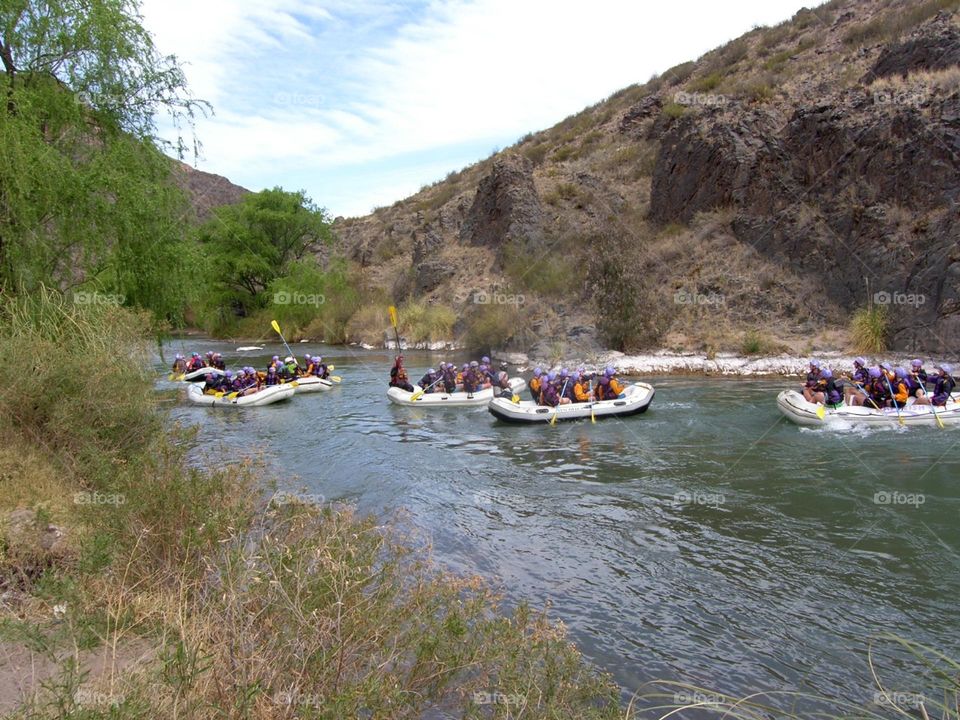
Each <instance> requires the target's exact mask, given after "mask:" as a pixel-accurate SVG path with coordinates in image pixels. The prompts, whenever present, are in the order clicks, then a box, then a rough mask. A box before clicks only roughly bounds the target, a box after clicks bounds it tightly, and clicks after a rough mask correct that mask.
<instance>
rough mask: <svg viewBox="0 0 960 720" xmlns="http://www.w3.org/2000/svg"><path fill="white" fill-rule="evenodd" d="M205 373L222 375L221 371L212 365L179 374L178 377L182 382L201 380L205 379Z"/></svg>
mask: <svg viewBox="0 0 960 720" xmlns="http://www.w3.org/2000/svg"><path fill="white" fill-rule="evenodd" d="M207 375H223V371H222V370H217V368H212V367H202V368H199V369H197V370H194V371H193V372H188V373H186V374H184V375H182V376H180V379H181V380H183V381H184V382H201V381H203V380H206V379H207Z"/></svg>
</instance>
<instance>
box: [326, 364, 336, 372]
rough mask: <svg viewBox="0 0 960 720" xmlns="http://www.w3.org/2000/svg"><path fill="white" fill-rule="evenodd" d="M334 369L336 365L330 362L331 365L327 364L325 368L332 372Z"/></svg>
mask: <svg viewBox="0 0 960 720" xmlns="http://www.w3.org/2000/svg"><path fill="white" fill-rule="evenodd" d="M336 369H337V366H336V365H332V364H331V365H327V370H329V371H330V372H333V371H334V370H336Z"/></svg>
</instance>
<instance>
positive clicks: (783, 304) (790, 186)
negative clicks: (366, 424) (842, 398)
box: [338, 0, 960, 353]
mask: <svg viewBox="0 0 960 720" xmlns="http://www.w3.org/2000/svg"><path fill="white" fill-rule="evenodd" d="M955 5H957V3H949V2H939V1H938V2H933V1H928V2H926V3H920V4H918V3H907V2H893V3H890V2H881V1H880V0H875V1H868V2H860V3H854V2H848V1H840V0H835V1H834V2H831V3H828V4H827V5H825V6H821V7H820V8H817V9H816V10H814V11H801V12H800V13H798V14H797V16H796V17H795V18H794V19H793V20H792V21H790V22H788V23H785V24H784V25H782V26H778V27H776V28H766V29H762V30H758V31H753V32H751V33H748V34H747V35H746V36H744V37H743V38H740V39H738V40H736V41H734V42H733V43H730V44H729V45H728V46H725V47H724V48H721V49H718V50H717V51H714V52H713V53H708V54H707V55H706V56H704V57H703V58H701V59H700V60H699V61H697V63H689V64H685V65H683V66H678V68H674V69H673V70H671V71H668V72H667V73H664V75H663V76H662V77H660V78H658V79H655V80H653V81H651V82H649V83H647V84H646V85H644V86H635V87H633V88H628V89H626V90H624V91H622V92H621V93H618V94H616V95H614V96H613V97H611V98H610V99H608V100H607V101H605V102H603V103H600V104H598V105H596V106H594V107H592V108H588V109H587V110H585V111H584V112H583V113H580V114H578V115H577V116H573V117H571V118H568V119H567V120H565V121H564V122H563V123H560V124H559V125H558V126H556V127H554V128H552V129H550V130H547V131H544V132H542V133H538V134H536V135H531V136H529V137H528V138H525V139H524V140H523V141H521V142H520V143H518V144H517V146H515V147H513V148H510V149H508V151H505V152H504V153H502V154H500V155H498V156H495V157H493V158H491V159H489V160H487V161H484V162H483V163H480V164H478V165H476V166H473V167H471V168H467V169H465V170H464V171H462V172H460V173H457V174H456V175H455V177H454V178H450V179H448V180H447V181H445V182H444V183H440V184H438V186H435V187H433V188H430V189H428V190H425V191H423V192H421V193H420V194H419V195H417V196H415V197H414V198H411V199H409V200H408V201H404V202H401V203H398V204H396V205H395V206H394V207H392V208H387V209H384V210H382V211H380V212H379V213H378V214H377V215H374V216H371V217H369V218H364V219H360V220H351V221H342V222H341V223H339V224H338V227H339V228H340V229H341V231H342V232H341V237H343V238H344V242H345V244H346V245H347V246H348V247H352V248H357V247H360V246H364V245H370V244H371V242H372V240H371V237H375V236H376V233H378V232H381V231H382V230H383V229H384V228H396V227H398V226H403V227H405V228H407V229H409V233H410V237H411V238H412V239H413V242H412V243H410V244H409V245H406V244H405V243H399V244H397V245H396V247H397V250H398V252H399V255H398V256H396V257H393V258H390V262H386V263H381V264H380V265H379V271H380V272H382V273H384V274H386V275H390V274H391V273H398V272H402V271H403V268H404V267H405V266H406V265H408V264H412V267H413V269H414V270H413V272H414V275H415V277H416V282H415V283H414V285H413V288H412V292H413V293H415V294H428V295H429V299H430V300H431V301H433V302H444V303H450V304H454V305H456V303H457V302H458V300H459V299H460V298H462V297H463V295H462V293H458V292H456V284H457V283H462V282H464V281H465V280H464V278H463V276H462V275H460V274H458V273H457V272H456V271H455V270H453V269H450V268H449V267H444V266H443V261H442V260H441V259H440V257H439V256H441V255H442V254H443V253H442V252H440V251H439V250H438V249H443V248H447V249H449V248H452V247H459V248H479V249H483V250H484V251H485V253H484V254H481V255H480V256H478V257H481V258H482V259H483V262H482V263H481V264H482V272H481V274H483V275H484V276H485V279H486V281H488V282H491V283H493V284H498V283H499V284H505V283H507V282H508V279H507V278H504V277H502V275H500V274H499V273H501V271H502V270H503V267H502V266H503V259H504V256H505V254H507V253H508V252H509V251H510V250H511V249H513V250H515V251H516V250H518V249H519V250H520V251H521V252H528V251H529V249H530V248H531V247H535V248H537V250H536V253H535V256H536V257H543V255H542V253H544V252H546V253H547V254H548V255H549V254H557V253H559V254H561V256H562V257H563V258H564V259H567V260H569V267H570V270H571V273H572V272H573V271H574V270H575V269H577V268H580V267H585V266H586V264H587V261H588V260H589V259H590V258H591V257H595V256H596V255H597V254H598V253H604V252H607V251H612V248H616V252H617V253H618V254H623V261H624V262H629V263H631V264H633V265H635V266H636V267H637V269H638V271H637V273H636V276H635V283H636V285H637V286H638V288H639V287H642V289H643V291H644V293H645V295H644V297H645V302H646V303H647V304H648V305H649V303H651V302H652V303H657V304H663V305H666V306H667V308H666V310H667V312H665V313H664V315H665V316H666V317H667V318H668V322H667V325H666V326H665V327H664V329H663V332H662V333H661V334H660V336H658V337H656V338H650V339H648V342H649V343H650V344H661V345H664V344H666V345H670V344H671V343H673V344H675V345H676V346H677V347H678V348H683V347H693V346H698V345H699V346H701V347H702V346H703V345H707V346H709V345H710V343H711V342H714V343H716V342H717V341H716V340H713V341H711V339H710V334H711V333H719V334H721V335H723V336H725V337H727V338H739V337H741V336H743V335H745V334H749V333H754V334H756V333H758V332H759V333H763V334H765V335H769V336H770V337H771V338H772V341H773V345H774V346H776V345H777V344H778V343H781V342H782V343H786V344H788V345H789V344H793V345H794V348H795V349H797V348H798V347H804V348H806V347H811V346H812V347H815V346H816V342H815V341H812V339H814V340H815V339H816V338H817V337H818V334H819V333H821V331H826V330H830V329H835V330H842V328H843V327H844V326H845V325H846V323H847V321H848V318H849V314H850V313H851V312H852V311H853V310H854V309H856V308H858V307H862V306H864V305H865V304H867V303H870V302H875V303H880V304H888V305H889V309H890V339H891V342H892V345H893V346H894V347H896V348H898V349H904V350H908V349H909V350H913V349H915V350H918V351H920V350H924V351H930V352H937V353H955V352H956V351H957V348H958V346H960V283H958V280H960V277H958V276H960V245H958V230H960V227H958V226H960V216H958V213H960V206H958V200H960V197H958V193H960V26H958V20H957V16H956V13H955V12H939V13H938V12H937V10H938V9H941V8H943V7H948V6H949V7H952V6H955ZM954 10H955V8H954ZM414 208H419V210H417V211H415V212H414V211H413V209H414ZM623 241H625V242H623ZM408 253H409V254H408ZM547 259H548V260H549V259H550V258H547ZM543 262H546V261H543ZM718 270H719V272H718ZM528 292H529V297H530V298H532V299H533V302H541V303H545V304H551V305H553V306H556V305H557V304H558V303H559V301H558V300H557V299H555V298H554V299H551V298H549V297H547V296H545V294H544V293H543V292H540V288H538V287H536V286H534V285H531V286H530V287H529V288H528ZM684 293H686V294H684ZM710 293H712V295H711V294H710ZM678 297H679V298H686V297H692V298H694V301H692V302H687V301H678V300H677V298H678ZM700 297H713V298H715V299H716V298H721V299H722V302H714V303H712V305H711V304H710V303H705V302H703V303H702V302H700V301H699V300H697V298H700ZM596 299H597V298H596V297H594V296H593V295H592V294H591V291H590V285H589V283H588V284H586V285H584V284H577V283H576V282H571V284H570V289H569V291H568V293H567V295H566V296H565V297H563V298H562V300H563V301H564V302H566V303H569V304H570V305H572V306H573V307H574V308H575V311H574V312H573V313H562V317H561V326H562V327H561V330H562V332H569V331H570V330H571V329H572V328H574V327H581V328H582V326H583V324H584V316H583V313H584V312H588V311H591V312H592V308H593V307H594V304H595V300H596ZM560 304H562V303H560ZM601 311H606V312H609V311H611V309H610V308H606V309H604V310H601ZM613 311H615V309H613ZM588 324H589V323H588ZM828 337H829V338H830V339H829V340H824V342H837V337H838V336H837V335H829V336H828ZM801 338H802V339H803V340H802V341H803V343H805V345H800V346H798V345H797V343H798V342H799V340H800V339H801ZM840 339H841V341H842V332H841V334H840ZM734 342H737V341H736V340H735V341H734ZM728 344H729V343H728ZM722 346H723V342H722V341H720V342H719V344H718V345H716V347H717V348H719V349H723V347H722Z"/></svg>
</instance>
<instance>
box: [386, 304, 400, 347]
mask: <svg viewBox="0 0 960 720" xmlns="http://www.w3.org/2000/svg"><path fill="white" fill-rule="evenodd" d="M387 312H388V313H390V324H391V325H393V333H394V335H396V336H397V354H398V355H399V354H400V329H399V328H398V327H397V308H395V307H394V306H393V305H391V306H390V307H388V308H387Z"/></svg>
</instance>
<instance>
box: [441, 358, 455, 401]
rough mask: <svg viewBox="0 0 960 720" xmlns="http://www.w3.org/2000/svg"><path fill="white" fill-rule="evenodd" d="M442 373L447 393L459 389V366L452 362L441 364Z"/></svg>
mask: <svg viewBox="0 0 960 720" xmlns="http://www.w3.org/2000/svg"><path fill="white" fill-rule="evenodd" d="M440 373H441V374H442V375H443V382H442V383H441V385H443V389H444V390H445V391H446V392H447V394H450V393H453V392H456V391H457V366H456V365H454V364H453V363H452V362H446V363H441V364H440Z"/></svg>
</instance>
